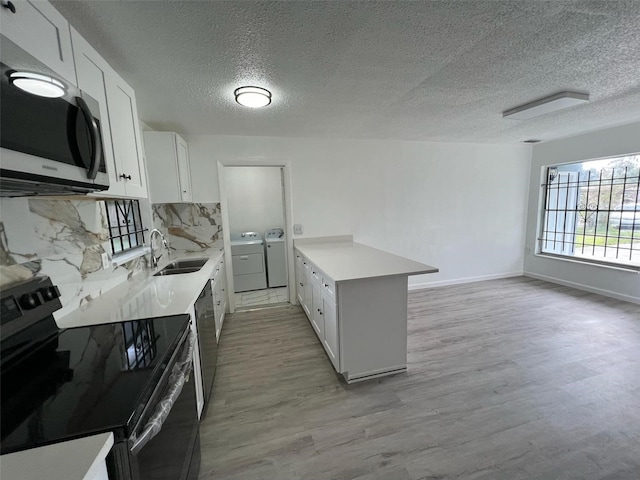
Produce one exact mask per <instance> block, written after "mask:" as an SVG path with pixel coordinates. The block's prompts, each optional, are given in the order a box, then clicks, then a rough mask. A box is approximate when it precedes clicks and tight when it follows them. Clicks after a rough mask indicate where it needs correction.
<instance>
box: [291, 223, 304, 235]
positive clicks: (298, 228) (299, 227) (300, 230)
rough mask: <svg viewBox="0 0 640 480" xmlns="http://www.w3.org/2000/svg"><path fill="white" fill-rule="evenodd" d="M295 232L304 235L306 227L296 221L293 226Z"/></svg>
mask: <svg viewBox="0 0 640 480" xmlns="http://www.w3.org/2000/svg"><path fill="white" fill-rule="evenodd" d="M293 233H295V234H296V235H302V234H303V233H304V228H303V227H302V225H300V224H299V223H296V224H295V225H294V226H293Z"/></svg>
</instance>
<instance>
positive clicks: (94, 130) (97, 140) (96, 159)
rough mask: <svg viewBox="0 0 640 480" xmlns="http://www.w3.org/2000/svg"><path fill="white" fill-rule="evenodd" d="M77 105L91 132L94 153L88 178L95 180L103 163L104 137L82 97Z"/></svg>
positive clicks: (77, 100)
mask: <svg viewBox="0 0 640 480" xmlns="http://www.w3.org/2000/svg"><path fill="white" fill-rule="evenodd" d="M76 103H77V104H78V108H79V109H80V111H82V115H83V116H84V119H85V121H86V123H87V126H88V127H89V132H91V146H92V147H93V148H92V150H93V152H92V154H91V165H89V168H88V169H87V178H89V179H90V180H93V179H95V178H96V176H97V175H98V169H99V168H100V164H101V163H102V137H101V136H100V127H98V122H96V119H95V118H93V114H92V113H91V110H89V106H88V105H87V102H85V101H84V99H83V98H82V97H76Z"/></svg>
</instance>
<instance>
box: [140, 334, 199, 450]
mask: <svg viewBox="0 0 640 480" xmlns="http://www.w3.org/2000/svg"><path fill="white" fill-rule="evenodd" d="M195 341H196V335H195V333H194V332H190V334H189V340H188V342H189V345H188V347H187V348H186V352H185V354H184V355H183V356H182V358H180V359H179V360H178V361H176V363H175V364H174V366H173V369H172V370H171V375H170V376H169V383H170V385H171V386H170V387H169V391H168V392H167V394H166V395H165V396H164V398H163V399H162V400H160V401H159V402H158V405H157V406H156V409H155V410H154V412H153V415H151V418H150V419H149V421H148V422H147V424H146V425H145V427H144V430H143V431H142V433H141V434H140V435H137V436H136V435H134V436H133V437H132V438H131V439H130V445H131V446H130V448H129V450H130V451H131V453H132V454H133V455H137V454H138V453H139V452H140V450H142V448H143V447H144V446H145V445H146V444H147V443H149V441H150V440H151V439H152V438H153V437H155V436H156V435H157V434H158V432H160V430H161V429H162V424H163V423H164V421H165V420H166V419H167V417H168V416H169V412H171V408H172V407H173V404H174V403H176V400H177V399H178V397H179V396H180V393H182V388H183V387H184V384H185V383H186V381H187V378H188V376H189V373H190V372H191V366H192V364H193V363H192V359H193V349H194V348H195V343H196V342H195Z"/></svg>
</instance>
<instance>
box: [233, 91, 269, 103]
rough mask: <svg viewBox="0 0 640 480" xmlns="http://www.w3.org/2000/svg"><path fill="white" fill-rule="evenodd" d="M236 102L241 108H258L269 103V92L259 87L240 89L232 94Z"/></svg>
mask: <svg viewBox="0 0 640 480" xmlns="http://www.w3.org/2000/svg"><path fill="white" fill-rule="evenodd" d="M233 94H234V95H235V97H236V102H238V103H239V104H240V105H242V106H243V107H249V108H260V107H266V106H267V105H269V104H270V103H271V92H270V91H269V90H267V89H265V88H260V87H240V88H236V91H235V92H233Z"/></svg>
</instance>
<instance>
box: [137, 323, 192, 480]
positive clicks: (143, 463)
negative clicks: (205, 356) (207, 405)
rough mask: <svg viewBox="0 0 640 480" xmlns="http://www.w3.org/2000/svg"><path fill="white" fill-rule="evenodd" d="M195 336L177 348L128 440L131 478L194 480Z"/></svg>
mask: <svg viewBox="0 0 640 480" xmlns="http://www.w3.org/2000/svg"><path fill="white" fill-rule="evenodd" d="M195 341H196V340H195V335H194V334H193V333H191V332H189V335H188V336H187V338H186V339H185V341H184V342H183V343H182V344H181V346H180V347H178V353H177V355H176V356H175V357H174V358H176V360H175V363H173V364H170V365H169V366H168V368H167V372H169V375H168V378H163V380H161V383H160V384H159V385H158V388H157V389H156V392H154V395H153V396H152V399H151V401H150V404H149V405H148V408H147V409H146V410H147V413H145V414H143V416H142V418H141V420H140V422H139V423H138V425H137V426H136V428H135V430H134V433H133V435H132V436H131V438H130V439H129V442H128V448H129V462H130V468H131V478H132V479H135V480H196V479H197V478H198V473H199V470H200V436H199V425H198V410H197V404H196V390H195V378H194V377H193V376H192V375H191V372H192V370H193V348H194V345H195Z"/></svg>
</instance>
